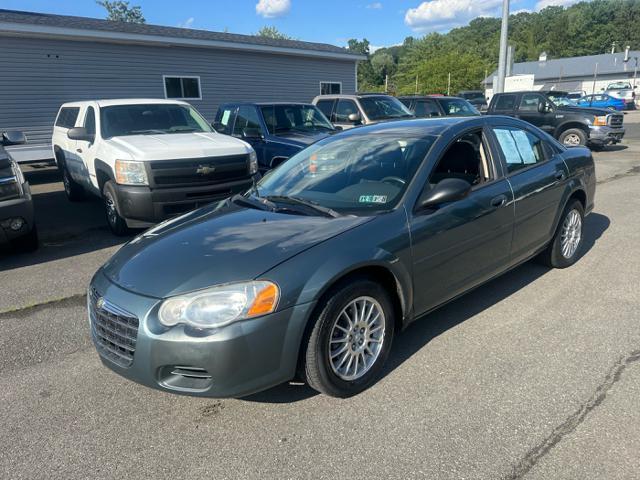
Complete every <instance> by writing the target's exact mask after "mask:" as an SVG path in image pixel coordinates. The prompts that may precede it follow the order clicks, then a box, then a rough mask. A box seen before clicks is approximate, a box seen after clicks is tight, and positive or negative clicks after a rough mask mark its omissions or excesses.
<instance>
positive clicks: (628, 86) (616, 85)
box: [607, 82, 631, 90]
mask: <svg viewBox="0 0 640 480" xmlns="http://www.w3.org/2000/svg"><path fill="white" fill-rule="evenodd" d="M615 88H621V89H631V84H630V83H624V82H618V83H610V84H609V86H608V87H607V90H613V89H615Z"/></svg>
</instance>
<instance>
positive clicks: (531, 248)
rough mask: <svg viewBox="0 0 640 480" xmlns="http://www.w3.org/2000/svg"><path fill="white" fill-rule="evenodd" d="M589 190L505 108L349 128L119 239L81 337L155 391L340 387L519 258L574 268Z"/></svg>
mask: <svg viewBox="0 0 640 480" xmlns="http://www.w3.org/2000/svg"><path fill="white" fill-rule="evenodd" d="M213 175H215V172H214V173H213ZM594 193H595V174H594V164H593V159H592V157H591V154H590V152H589V150H587V149H586V148H581V147H578V148H571V149H567V148H565V147H564V146H562V145H560V144H559V143H558V142H556V141H555V140H554V139H553V138H552V137H550V136H549V135H547V134H545V133H544V132H542V131H541V130H538V129H537V128H535V127H533V126H532V125H530V124H528V123H525V122H522V121H520V120H516V119H512V118H506V117H498V116H496V117H477V118H444V119H424V120H409V121H397V122H391V123H386V124H378V125H374V126H369V127H361V128H357V129H352V130H348V131H345V132H342V133H339V134H337V135H334V136H332V137H329V138H326V139H324V140H321V141H319V142H317V143H315V144H313V145H311V146H310V147H308V148H306V149H305V150H303V151H301V152H300V153H298V154H296V155H295V156H293V157H291V158H290V159H289V160H288V161H287V162H285V163H284V164H282V165H281V166H280V167H278V168H277V169H276V170H273V171H272V172H270V173H269V174H268V175H267V176H265V177H264V178H262V179H261V180H260V181H259V182H257V183H256V184H255V185H254V187H253V188H252V189H251V190H250V191H248V192H246V193H245V194H243V195H236V196H234V197H231V198H229V199H228V200H224V201H221V202H219V203H216V204H211V205H209V206H207V207H204V208H201V209H199V210H195V211H193V212H190V213H188V214H186V215H183V216H181V217H178V218H175V219H172V220H169V221H166V222H164V223H161V224H159V225H158V226H156V227H155V228H152V229H151V230H148V231H147V232H145V233H143V234H141V235H139V236H138V237H136V238H135V239H133V240H132V241H131V242H129V243H128V244H127V245H125V246H124V247H122V249H120V251H118V252H117V253H116V254H115V255H114V256H113V257H112V258H111V259H110V260H109V261H108V262H107V263H106V264H105V265H104V266H103V267H102V268H100V270H99V271H98V272H97V273H96V274H95V276H94V278H93V280H92V281H91V285H90V287H89V292H88V308H89V319H90V324H91V332H92V338H93V342H94V344H95V346H96V348H97V350H98V353H99V355H100V358H101V359H102V361H103V363H104V364H105V365H106V366H108V367H109V368H111V369H112V370H114V371H115V372H117V373H118V374H120V375H122V376H124V377H127V378H129V379H131V380H134V381H136V382H139V383H141V384H143V385H147V386H149V387H153V388H157V389H161V390H166V391H171V392H176V393H182V394H189V395H202V396H211V397H238V396H243V395H247V394H250V393H253V392H256V391H259V390H263V389H266V388H269V387H271V386H273V385H276V384H279V383H282V382H285V381H288V380H291V379H293V378H294V377H296V376H299V377H301V378H302V379H303V380H304V381H306V382H307V383H308V384H309V385H310V386H311V387H313V388H315V389H317V390H319V391H320V392H323V393H326V394H328V395H332V396H339V397H346V396H350V395H354V394H356V393H358V392H360V391H362V390H364V389H365V388H367V387H368V386H369V385H371V384H372V383H373V382H374V381H375V380H376V379H377V378H378V377H379V375H380V374H381V372H382V370H383V368H384V364H385V361H386V360H387V357H388V356H389V352H390V350H391V346H392V343H393V338H394V335H395V334H396V333H397V332H399V331H400V330H402V328H404V327H406V326H407V325H408V324H409V323H410V322H412V321H413V320H415V319H417V318H419V317H421V316H424V314H426V313H428V312H430V311H432V310H433V309H435V308H437V307H438V306H440V305H442V304H444V303H446V302H448V301H450V300H452V299H453V298H456V297H458V296H460V295H462V294H463V293H465V292H466V291H468V290H470V289H472V288H474V287H477V286H478V285H480V284H482V283H484V282H486V281H488V280H490V279H492V278H494V277H495V276H497V275H500V274H501V273H504V272H505V271H507V270H509V269H511V268H513V267H514V266H516V265H518V264H521V263H522V262H525V261H527V260H529V259H531V258H533V257H537V258H538V259H539V260H541V261H543V262H544V263H546V264H547V265H549V266H551V267H558V268H563V267H568V266H570V265H572V264H573V263H574V262H575V261H576V260H577V258H579V256H580V247H581V244H582V242H583V228H582V227H583V219H584V216H585V215H586V214H587V213H588V212H590V211H591V210H592V208H593V198H594Z"/></svg>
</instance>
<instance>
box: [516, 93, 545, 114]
mask: <svg viewBox="0 0 640 480" xmlns="http://www.w3.org/2000/svg"><path fill="white" fill-rule="evenodd" d="M540 103H544V98H543V97H542V95H538V94H537V93H525V94H524V95H522V100H520V107H519V108H518V110H521V111H525V112H537V111H538V105H540Z"/></svg>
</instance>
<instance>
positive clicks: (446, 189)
mask: <svg viewBox="0 0 640 480" xmlns="http://www.w3.org/2000/svg"><path fill="white" fill-rule="evenodd" d="M470 191H471V184H470V183H469V182H467V181H466V180H462V179H460V178H445V179H443V180H440V181H439V182H438V183H437V184H436V185H435V186H434V187H433V188H432V189H430V190H425V191H424V192H422V195H420V198H419V199H418V205H417V208H418V210H424V209H427V208H432V207H436V206H438V205H441V204H443V203H449V202H455V201H457V200H460V199H462V198H464V197H466V196H467V195H468V194H469V192H470Z"/></svg>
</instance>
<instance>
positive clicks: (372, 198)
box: [359, 195, 387, 203]
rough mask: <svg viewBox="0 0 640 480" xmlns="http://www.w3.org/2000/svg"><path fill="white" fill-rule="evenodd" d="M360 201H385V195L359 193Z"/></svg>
mask: <svg viewBox="0 0 640 480" xmlns="http://www.w3.org/2000/svg"><path fill="white" fill-rule="evenodd" d="M359 202H360V203H387V196H386V195H360V200H359Z"/></svg>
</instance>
